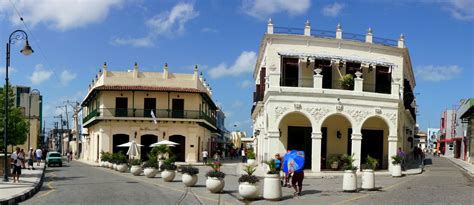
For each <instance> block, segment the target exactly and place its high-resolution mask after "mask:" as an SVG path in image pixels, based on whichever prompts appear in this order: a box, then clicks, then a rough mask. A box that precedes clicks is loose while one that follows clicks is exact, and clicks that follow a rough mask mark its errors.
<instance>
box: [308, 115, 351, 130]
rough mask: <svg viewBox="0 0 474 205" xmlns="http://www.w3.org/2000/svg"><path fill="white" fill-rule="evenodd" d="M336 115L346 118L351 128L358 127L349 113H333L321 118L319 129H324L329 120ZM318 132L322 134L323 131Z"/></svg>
mask: <svg viewBox="0 0 474 205" xmlns="http://www.w3.org/2000/svg"><path fill="white" fill-rule="evenodd" d="M335 115H340V116H342V117H344V118H345V119H347V120H348V121H349V123H350V126H351V127H356V126H357V123H356V122H355V121H354V119H353V118H352V117H351V116H350V115H348V114H347V113H344V112H333V113H329V114H326V115H324V116H323V117H322V118H321V120H320V121H319V122H320V124H319V127H320V128H322V125H323V123H324V122H325V121H326V120H327V119H328V118H330V117H332V116H335ZM318 131H319V132H321V130H316V132H318Z"/></svg>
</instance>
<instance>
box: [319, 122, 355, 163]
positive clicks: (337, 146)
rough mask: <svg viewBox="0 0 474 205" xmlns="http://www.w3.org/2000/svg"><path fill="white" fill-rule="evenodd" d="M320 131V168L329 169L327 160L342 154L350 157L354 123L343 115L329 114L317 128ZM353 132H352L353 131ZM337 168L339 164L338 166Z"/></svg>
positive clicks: (352, 151)
mask: <svg viewBox="0 0 474 205" xmlns="http://www.w3.org/2000/svg"><path fill="white" fill-rule="evenodd" d="M319 129H320V131H321V137H322V138H321V149H320V152H321V164H320V166H321V168H322V169H328V168H330V166H331V165H330V164H328V163H329V159H330V158H333V157H339V156H341V155H343V154H348V155H352V154H353V153H354V152H356V150H353V148H352V134H353V133H355V132H358V131H355V130H354V123H353V122H352V121H351V118H350V117H349V116H348V115H346V114H343V113H331V114H329V115H327V116H326V117H324V118H323V120H322V121H321V125H320V127H319ZM353 130H354V131H353ZM338 166H339V168H340V166H341V164H338Z"/></svg>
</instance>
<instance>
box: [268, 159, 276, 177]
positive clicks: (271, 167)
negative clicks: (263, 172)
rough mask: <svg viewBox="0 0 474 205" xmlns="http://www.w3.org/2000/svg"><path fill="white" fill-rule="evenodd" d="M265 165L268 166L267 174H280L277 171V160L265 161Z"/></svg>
mask: <svg viewBox="0 0 474 205" xmlns="http://www.w3.org/2000/svg"><path fill="white" fill-rule="evenodd" d="M265 164H267V165H268V168H269V169H268V172H267V174H278V173H279V171H278V170H277V169H276V161H275V159H271V160H269V161H265Z"/></svg>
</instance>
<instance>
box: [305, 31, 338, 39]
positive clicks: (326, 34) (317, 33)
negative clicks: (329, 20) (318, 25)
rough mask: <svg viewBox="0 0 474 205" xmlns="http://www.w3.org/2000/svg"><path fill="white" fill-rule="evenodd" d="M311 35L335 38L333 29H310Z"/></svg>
mask: <svg viewBox="0 0 474 205" xmlns="http://www.w3.org/2000/svg"><path fill="white" fill-rule="evenodd" d="M311 35H312V36H316V37H321V38H336V32H335V31H325V30H317V29H311Z"/></svg>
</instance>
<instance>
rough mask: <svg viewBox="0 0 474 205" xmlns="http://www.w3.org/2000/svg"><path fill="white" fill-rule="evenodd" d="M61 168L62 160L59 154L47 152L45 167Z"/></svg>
mask: <svg viewBox="0 0 474 205" xmlns="http://www.w3.org/2000/svg"><path fill="white" fill-rule="evenodd" d="M53 164H54V165H58V166H60V167H62V166H63V158H62V157H61V154H60V153H59V152H48V155H47V156H46V165H47V166H48V167H50V166H51V165H53Z"/></svg>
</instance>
